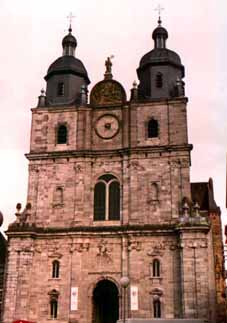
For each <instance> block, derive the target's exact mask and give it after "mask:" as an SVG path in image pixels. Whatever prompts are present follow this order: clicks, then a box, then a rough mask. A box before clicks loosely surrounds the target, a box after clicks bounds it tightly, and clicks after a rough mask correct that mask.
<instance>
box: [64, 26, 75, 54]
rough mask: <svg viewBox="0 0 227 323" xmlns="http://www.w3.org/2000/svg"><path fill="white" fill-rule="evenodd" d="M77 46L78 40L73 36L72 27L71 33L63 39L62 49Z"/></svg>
mask: <svg viewBox="0 0 227 323" xmlns="http://www.w3.org/2000/svg"><path fill="white" fill-rule="evenodd" d="M76 46H77V40H76V38H75V37H74V36H73V35H72V28H71V26H70V27H69V33H68V35H66V36H65V37H64V38H63V39H62V47H63V49H64V48H67V47H73V48H76Z"/></svg>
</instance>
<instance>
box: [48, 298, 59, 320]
mask: <svg viewBox="0 0 227 323" xmlns="http://www.w3.org/2000/svg"><path fill="white" fill-rule="evenodd" d="M50 317H51V318H52V319H56V318H57V317H58V301H57V300H56V299H52V300H51V301H50Z"/></svg>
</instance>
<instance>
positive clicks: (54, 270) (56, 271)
mask: <svg viewBox="0 0 227 323" xmlns="http://www.w3.org/2000/svg"><path fill="white" fill-rule="evenodd" d="M59 273H60V263H59V261H58V260H54V261H53V262H52V278H59Z"/></svg>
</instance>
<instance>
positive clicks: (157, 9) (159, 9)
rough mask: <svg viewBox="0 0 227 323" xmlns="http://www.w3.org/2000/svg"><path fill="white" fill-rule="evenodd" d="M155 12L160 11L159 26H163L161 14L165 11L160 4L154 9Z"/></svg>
mask: <svg viewBox="0 0 227 323" xmlns="http://www.w3.org/2000/svg"><path fill="white" fill-rule="evenodd" d="M154 10H155V11H158V23H159V25H160V24H161V22H162V20H161V14H162V11H163V10H165V9H164V8H163V7H162V6H161V5H160V4H159V5H158V6H157V8H155V9H154Z"/></svg>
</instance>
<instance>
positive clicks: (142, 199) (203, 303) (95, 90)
mask: <svg viewBox="0 0 227 323" xmlns="http://www.w3.org/2000/svg"><path fill="white" fill-rule="evenodd" d="M152 37H153V41H154V48H153V49H151V51H150V52H148V53H146V54H145V55H144V56H143V57H142V58H141V60H140V62H139V66H138V68H137V75H138V80H139V82H138V85H137V84H136V83H135V82H134V83H133V87H132V90H131V94H130V98H127V96H126V92H125V90H124V87H123V86H122V85H121V83H119V82H118V81H117V80H115V79H114V76H113V71H114V68H113V66H112V62H111V58H110V57H108V58H107V59H106V62H105V70H104V79H102V80H101V81H100V82H98V83H97V84H95V85H93V86H92V87H91V90H89V91H88V86H89V84H90V80H89V75H88V72H87V70H86V68H85V66H84V64H83V63H82V61H81V60H79V59H78V58H77V57H76V47H77V40H76V38H75V37H74V36H73V34H72V29H71V26H70V28H69V31H68V34H67V35H66V36H65V37H64V38H63V40H62V47H63V53H62V56H60V57H59V58H58V59H56V60H55V61H54V62H53V63H52V64H51V65H50V67H49V69H48V71H47V74H46V76H45V80H46V84H47V85H46V91H45V92H44V91H42V92H41V95H40V96H39V100H38V105H37V107H35V108H33V109H32V124H31V139H30V151H29V153H28V154H26V157H27V159H28V160H29V183H28V196H27V205H26V206H23V207H22V206H21V205H20V204H17V211H16V220H15V222H14V223H12V224H11V225H10V226H9V228H8V231H7V236H8V258H7V276H6V282H5V286H6V290H5V300H4V315H3V322H4V323H12V322H13V321H15V320H27V321H30V322H37V323H47V322H49V321H50V320H52V321H54V322H59V323H116V322H117V321H118V320H120V321H121V320H122V321H125V320H126V321H127V319H128V322H129V321H130V322H138V321H137V320H138V319H141V320H142V319H143V320H144V322H145V321H146V322H155V321H156V320H157V321H160V319H163V321H162V322H184V320H185V319H191V320H190V321H187V322H210V323H211V322H212V323H215V322H216V323H217V322H219V323H220V322H223V321H222V320H223V319H224V315H225V314H224V313H225V307H224V301H225V300H224V287H225V285H224V259H223V245H222V238H221V219H220V210H219V208H218V207H217V206H216V203H215V201H214V198H213V186H212V181H211V180H210V181H209V182H208V183H197V184H191V183H190V173H189V172H190V166H191V158H190V153H191V150H192V145H191V144H190V143H189V142H188V131H187V102H188V99H187V97H186V96H185V84H184V81H183V79H184V76H185V69H184V66H183V64H182V62H181V59H180V57H179V55H178V54H177V53H176V52H174V51H172V50H170V49H168V48H167V39H168V32H167V30H166V29H165V28H164V27H163V26H162V22H161V19H159V21H158V26H157V27H156V28H155V29H154V31H153V34H152ZM217 271H218V272H217ZM140 322H142V321H140Z"/></svg>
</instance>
